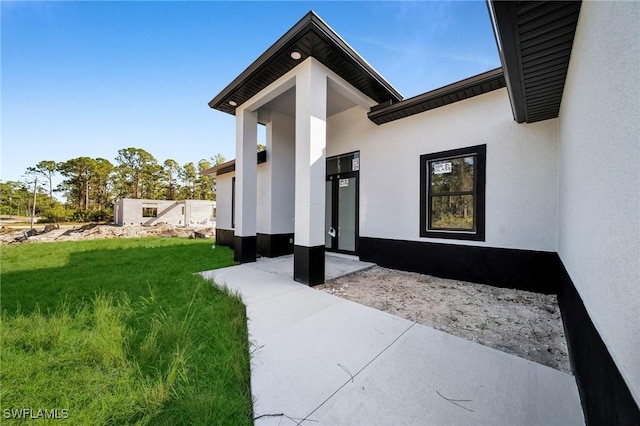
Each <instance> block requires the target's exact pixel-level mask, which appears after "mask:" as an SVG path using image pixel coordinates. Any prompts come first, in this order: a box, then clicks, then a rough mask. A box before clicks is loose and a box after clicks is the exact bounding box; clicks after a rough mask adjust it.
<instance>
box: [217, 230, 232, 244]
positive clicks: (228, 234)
mask: <svg viewBox="0 0 640 426" xmlns="http://www.w3.org/2000/svg"><path fill="white" fill-rule="evenodd" d="M216 244H217V245H219V246H226V247H233V229H220V228H216Z"/></svg>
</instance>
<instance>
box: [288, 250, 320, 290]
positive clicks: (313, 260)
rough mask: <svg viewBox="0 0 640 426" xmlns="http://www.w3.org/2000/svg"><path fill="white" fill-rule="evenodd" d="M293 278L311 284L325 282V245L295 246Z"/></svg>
mask: <svg viewBox="0 0 640 426" xmlns="http://www.w3.org/2000/svg"><path fill="white" fill-rule="evenodd" d="M293 279H294V280H295V281H297V282H299V283H302V284H307V285H310V286H314V285H318V284H322V283H324V246H315V247H306V246H298V245H295V246H293Z"/></svg>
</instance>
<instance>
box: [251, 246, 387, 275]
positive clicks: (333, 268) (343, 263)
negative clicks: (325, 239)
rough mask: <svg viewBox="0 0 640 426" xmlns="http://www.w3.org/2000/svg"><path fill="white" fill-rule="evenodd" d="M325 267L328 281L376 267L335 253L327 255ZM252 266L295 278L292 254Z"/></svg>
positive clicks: (353, 257) (263, 258)
mask: <svg viewBox="0 0 640 426" xmlns="http://www.w3.org/2000/svg"><path fill="white" fill-rule="evenodd" d="M324 265H325V266H324V267H325V271H324V277H325V280H326V281H329V280H332V279H335V278H338V277H342V276H344V275H347V274H352V273H354V272H357V271H362V270H364V269H367V268H371V267H372V266H375V264H374V263H369V262H361V261H359V260H358V259H357V258H356V257H355V256H344V255H340V254H333V253H326V254H325V263H324ZM251 266H252V267H254V268H256V269H259V270H261V271H265V272H270V273H273V274H278V275H282V276H284V277H286V278H291V277H293V255H292V254H290V255H286V256H280V257H273V258H267V257H261V258H259V259H258V260H257V261H256V263H255V264H251Z"/></svg>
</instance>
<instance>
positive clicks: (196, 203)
mask: <svg viewBox="0 0 640 426" xmlns="http://www.w3.org/2000/svg"><path fill="white" fill-rule="evenodd" d="M215 206H216V203H215V202H214V201H206V200H181V201H174V200H147V199H132V198H123V199H121V200H118V201H117V202H116V203H115V208H116V210H117V212H118V214H117V217H116V218H115V219H116V223H117V224H118V225H145V226H153V225H156V224H159V223H167V224H170V225H182V226H191V225H213V224H214V223H215V219H214V217H213V209H214V208H215ZM144 207H156V208H157V209H158V210H157V211H158V216H157V217H143V216H142V209H143V208H144Z"/></svg>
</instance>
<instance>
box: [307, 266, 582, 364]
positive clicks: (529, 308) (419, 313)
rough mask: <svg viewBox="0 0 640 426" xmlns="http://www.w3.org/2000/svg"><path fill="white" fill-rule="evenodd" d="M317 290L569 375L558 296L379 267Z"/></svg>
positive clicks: (338, 280)
mask: <svg viewBox="0 0 640 426" xmlns="http://www.w3.org/2000/svg"><path fill="white" fill-rule="evenodd" d="M314 288H316V289H319V290H323V291H326V292H327V293H330V294H333V295H336V296H339V297H343V298H345V299H349V300H351V301H354V302H358V303H361V304H363V305H367V306H370V307H372V308H376V309H379V310H382V311H385V312H389V313H391V314H393V315H397V316H399V317H402V318H405V319H408V320H410V321H415V322H417V323H420V324H424V325H428V326H431V327H433V328H435V329H437V330H442V331H444V332H447V333H450V334H453V335H455V336H458V337H462V338H464V339H467V340H471V341H473V342H477V343H480V344H483V345H485V346H489V347H492V348H495V349H498V350H501V351H503V352H507V353H510V354H513V355H516V356H519V357H522V358H526V359H528V360H530V361H534V362H537V363H540V364H544V365H547V366H549V367H552V368H555V369H558V370H561V371H564V372H567V373H571V370H570V367H569V359H568V356H567V344H566V340H565V338H564V330H563V327H562V319H561V317H560V310H559V308H558V301H557V298H556V296H554V295H544V294H538V293H532V292H528V291H522V290H513V289H505V288H498V287H492V286H489V285H483V284H473V283H467V282H462V281H456V280H448V279H442V278H436V277H432V276H429V275H421V274H416V273H412V272H403V271H395V270H392V269H386V268H382V267H379V266H374V267H373V268H370V269H367V270H365V271H361V272H357V273H354V274H351V275H347V276H345V277H341V278H337V279H335V280H332V281H330V282H329V283H327V284H323V285H319V286H316V287H314Z"/></svg>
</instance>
